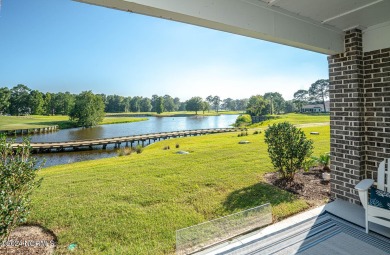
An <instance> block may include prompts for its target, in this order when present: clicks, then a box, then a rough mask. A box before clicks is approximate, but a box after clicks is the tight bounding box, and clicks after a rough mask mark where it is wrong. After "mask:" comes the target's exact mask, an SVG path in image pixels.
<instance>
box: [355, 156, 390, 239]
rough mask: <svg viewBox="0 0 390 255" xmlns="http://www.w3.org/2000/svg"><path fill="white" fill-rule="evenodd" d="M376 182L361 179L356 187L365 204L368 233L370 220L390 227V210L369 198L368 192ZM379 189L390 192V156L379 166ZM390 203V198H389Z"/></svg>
mask: <svg viewBox="0 0 390 255" xmlns="http://www.w3.org/2000/svg"><path fill="white" fill-rule="evenodd" d="M373 184H374V180H373V179H365V180H362V181H360V182H359V183H358V184H357V185H356V186H355V189H357V190H358V192H359V197H360V201H361V203H362V204H363V207H364V209H365V210H366V233H368V231H369V230H368V222H369V221H370V222H374V223H376V224H380V225H383V226H386V227H388V228H390V210H387V209H383V208H380V207H377V206H373V205H370V201H369V199H368V193H369V190H370V188H371V186H372V185H373ZM376 185H377V187H376V188H377V189H378V190H382V191H385V192H386V193H383V194H386V196H387V194H389V196H390V193H387V192H390V158H389V159H385V160H384V161H382V162H381V163H380V164H379V168H378V181H377V183H376ZM389 203H390V198H389Z"/></svg>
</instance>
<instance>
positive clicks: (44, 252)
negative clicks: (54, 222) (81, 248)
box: [0, 226, 57, 255]
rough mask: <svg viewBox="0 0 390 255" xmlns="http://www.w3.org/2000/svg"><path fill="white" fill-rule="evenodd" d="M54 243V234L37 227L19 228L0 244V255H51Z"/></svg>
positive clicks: (55, 240) (55, 241) (54, 246)
mask: <svg viewBox="0 0 390 255" xmlns="http://www.w3.org/2000/svg"><path fill="white" fill-rule="evenodd" d="M56 243H57V239H56V237H55V236H54V234H52V233H50V232H49V231H47V230H45V229H43V228H41V227H39V226H21V227H17V228H16V229H14V231H12V232H11V234H10V235H9V237H8V239H7V240H6V241H5V242H3V243H0V254H15V255H16V254H17V255H19V254H23V255H49V254H50V255H51V254H54V250H55V248H56Z"/></svg>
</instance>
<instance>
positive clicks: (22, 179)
mask: <svg viewBox="0 0 390 255" xmlns="http://www.w3.org/2000/svg"><path fill="white" fill-rule="evenodd" d="M13 142H14V141H9V142H7V139H6V137H5V136H4V135H0V207H1V213H0V241H4V240H5V239H6V238H7V236H8V235H9V234H10V233H11V231H12V230H13V229H14V228H15V227H16V226H17V225H18V224H20V223H24V222H26V219H27V216H28V214H29V211H30V195H31V193H32V191H33V190H34V189H35V188H36V187H38V186H39V184H40V182H41V179H38V180H36V177H37V172H38V170H39V169H40V168H41V167H42V165H43V164H38V163H37V160H36V158H33V157H31V155H30V151H31V147H30V143H29V141H28V140H27V139H26V140H24V142H23V144H22V145H21V146H19V147H18V148H17V149H15V150H13V149H12V148H11V144H12V143H13Z"/></svg>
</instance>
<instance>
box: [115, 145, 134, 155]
mask: <svg viewBox="0 0 390 255" xmlns="http://www.w3.org/2000/svg"><path fill="white" fill-rule="evenodd" d="M132 152H133V150H132V149H131V148H128V147H126V148H120V149H119V150H118V151H117V154H118V156H119V157H121V156H127V155H130V154H131V153H132Z"/></svg>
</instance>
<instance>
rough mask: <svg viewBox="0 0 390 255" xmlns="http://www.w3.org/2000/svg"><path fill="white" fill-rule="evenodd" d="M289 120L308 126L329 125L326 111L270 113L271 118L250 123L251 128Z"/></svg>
mask: <svg viewBox="0 0 390 255" xmlns="http://www.w3.org/2000/svg"><path fill="white" fill-rule="evenodd" d="M284 121H287V122H290V123H291V124H294V125H301V126H304V125H309V126H315V125H317V126H319V125H320V124H322V125H329V123H330V115H329V114H328V113H319V114H304V113H289V114H281V115H272V119H270V120H266V121H263V122H260V123H255V124H252V125H250V127H251V128H255V127H267V126H268V125H272V124H274V123H280V122H284Z"/></svg>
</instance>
